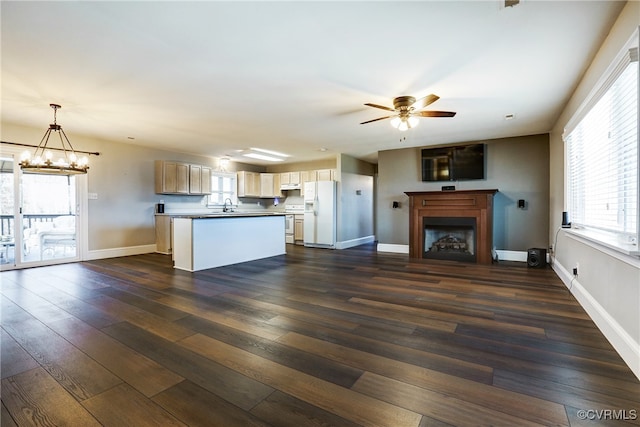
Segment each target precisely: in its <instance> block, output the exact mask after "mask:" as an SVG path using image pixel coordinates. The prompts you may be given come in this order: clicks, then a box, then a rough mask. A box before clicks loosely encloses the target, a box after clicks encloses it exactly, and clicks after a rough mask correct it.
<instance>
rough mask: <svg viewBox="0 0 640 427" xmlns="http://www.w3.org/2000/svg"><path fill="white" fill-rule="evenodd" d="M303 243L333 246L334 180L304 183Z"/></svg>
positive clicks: (334, 219)
mask: <svg viewBox="0 0 640 427" xmlns="http://www.w3.org/2000/svg"><path fill="white" fill-rule="evenodd" d="M304 245H305V246H311V247H316V248H332V249H333V248H335V245H336V182H335V181H311V182H305V183H304Z"/></svg>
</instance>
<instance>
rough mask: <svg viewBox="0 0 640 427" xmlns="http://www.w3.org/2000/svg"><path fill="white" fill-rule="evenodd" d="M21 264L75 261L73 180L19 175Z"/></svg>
mask: <svg viewBox="0 0 640 427" xmlns="http://www.w3.org/2000/svg"><path fill="white" fill-rule="evenodd" d="M22 214H23V215H22V223H23V229H24V258H23V259H24V261H25V262H31V261H44V260H49V259H60V258H75V257H76V255H77V248H76V179H75V177H74V176H63V175H40V174H23V175H22Z"/></svg>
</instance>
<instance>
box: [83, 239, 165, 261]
mask: <svg viewBox="0 0 640 427" xmlns="http://www.w3.org/2000/svg"><path fill="white" fill-rule="evenodd" d="M156 249H157V247H156V245H155V243H154V244H153V245H140V246H127V247H125V248H109V249H98V250H95V251H89V252H87V256H85V257H84V258H83V261H91V260H94V259H104V258H116V257H119V256H129V255H141V254H148V253H151V252H155V251H156Z"/></svg>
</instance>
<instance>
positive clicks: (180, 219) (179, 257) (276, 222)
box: [173, 212, 285, 271]
mask: <svg viewBox="0 0 640 427" xmlns="http://www.w3.org/2000/svg"><path fill="white" fill-rule="evenodd" d="M284 229H285V216H284V214H273V213H239V212H233V213H220V214H208V215H184V216H176V217H174V219H173V262H174V265H173V266H174V268H177V269H180V270H186V271H198V270H204V269H207V268H215V267H222V266H225V265H231V264H237V263H240V262H246V261H253V260H256V259H261V258H267V257H272V256H276V255H284V254H285V231H284Z"/></svg>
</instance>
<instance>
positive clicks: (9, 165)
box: [0, 154, 16, 269]
mask: <svg viewBox="0 0 640 427" xmlns="http://www.w3.org/2000/svg"><path fill="white" fill-rule="evenodd" d="M13 166H14V165H13V156H7V155H4V154H3V155H0V268H3V269H4V268H6V267H14V266H15V263H16V251H15V248H16V234H15V224H16V221H15V212H16V204H15V202H16V181H15V175H14V171H13Z"/></svg>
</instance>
